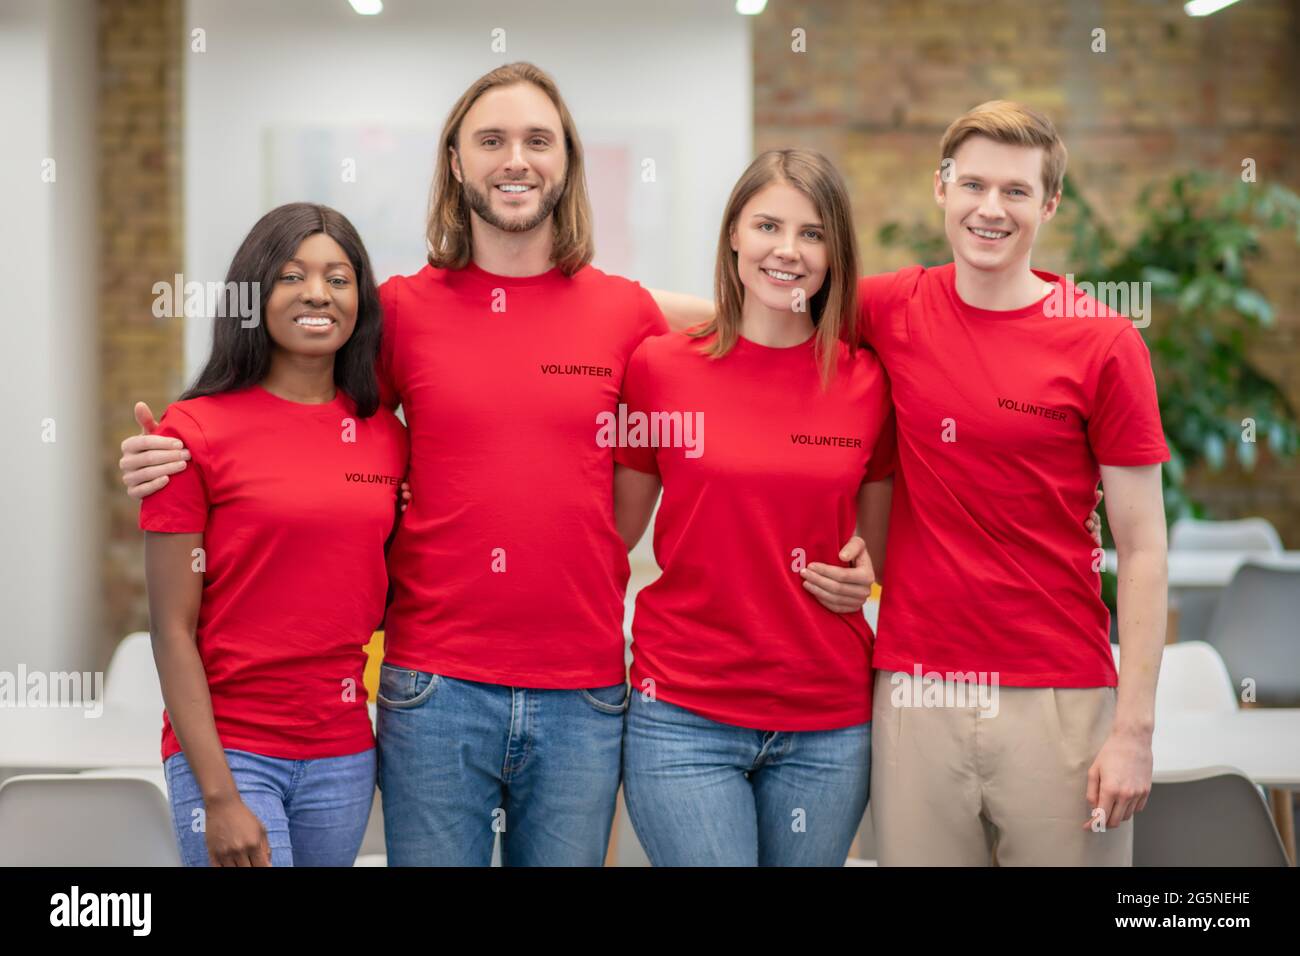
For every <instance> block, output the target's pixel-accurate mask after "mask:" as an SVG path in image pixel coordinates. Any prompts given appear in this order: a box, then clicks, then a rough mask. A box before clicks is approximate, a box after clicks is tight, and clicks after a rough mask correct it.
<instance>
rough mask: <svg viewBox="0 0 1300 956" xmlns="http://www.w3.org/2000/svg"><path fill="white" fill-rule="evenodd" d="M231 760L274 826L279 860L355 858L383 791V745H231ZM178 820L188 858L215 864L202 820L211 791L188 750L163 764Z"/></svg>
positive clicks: (247, 798)
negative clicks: (328, 750) (334, 752)
mask: <svg viewBox="0 0 1300 956" xmlns="http://www.w3.org/2000/svg"><path fill="white" fill-rule="evenodd" d="M225 753H226V763H227V764H229V766H230V773H231V775H233V776H234V778H235V786H236V787H238V788H239V799H240V800H242V801H243V802H244V806H246V807H248V809H249V810H251V811H252V812H253V815H254V816H256V817H257V818H258V819H259V820H261V821H262V826H264V827H265V828H266V839H267V843H268V844H269V845H270V847H271V865H272V866H351V865H352V864H353V862H354V861H355V860H356V858H357V851H358V850H359V849H360V848H361V839H362V837H363V836H365V832H366V821H367V820H369V818H370V807H371V804H373V803H374V799H375V750H374V748H373V747H372V748H370V749H369V750H363V751H361V752H360V753H355V754H348V755H347V756H344V757H320V758H317V759H314V760H286V759H284V758H282V757H264V756H262V755H261V754H254V753H249V752H248V751H246V750H227V751H226V752H225ZM163 770H164V771H165V773H166V775H167V796H168V798H169V799H170V801H171V806H172V826H173V827H174V828H175V830H176V845H177V846H178V847H179V849H180V853H181V864H182V865H183V866H207V865H208V844H207V840H206V838H205V836H204V834H203V831H202V829H201V828H200V827H198V826H196V822H195V821H197V820H200V819H202V815H201V814H196V813H195V811H196V810H200V809H202V808H203V794H202V793H201V792H200V790H199V783H198V781H197V780H196V779H195V777H194V772H193V771H192V770H191V769H190V765H189V762H188V761H187V760H186V759H185V754H183V753H176V754H172V756H170V757H168V758H167V760H166V762H164V764H163Z"/></svg>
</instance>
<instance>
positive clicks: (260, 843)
mask: <svg viewBox="0 0 1300 956" xmlns="http://www.w3.org/2000/svg"><path fill="white" fill-rule="evenodd" d="M202 548H203V535H202V534H201V533H197V534H160V533H157V532H152V531H149V532H146V533H145V539H144V561H145V580H146V581H147V584H148V589H149V620H150V633H151V635H152V639H153V641H152V642H153V657H154V663H155V664H156V665H157V667H158V681H159V683H160V684H161V685H162V693H163V703H164V704H165V705H166V707H167V716H168V718H169V719H170V720H171V725H172V730H173V731H174V732H175V734H176V739H177V740H178V741H179V742H180V745H181V749H182V750H183V751H184V753H185V759H186V761H187V762H188V763H189V765H190V769H191V770H192V771H193V772H194V777H195V779H196V780H197V781H198V784H199V790H200V792H201V793H202V794H203V805H204V814H205V815H204V820H203V826H204V834H205V837H206V840H207V844H208V853H209V855H210V857H211V858H212V862H213V864H214V865H217V866H270V865H271V853H270V848H269V844H268V843H267V839H266V831H265V829H264V828H263V827H262V824H261V821H259V820H258V819H257V817H256V816H254V815H253V813H252V811H250V810H249V809H248V808H247V807H245V806H244V804H243V801H242V800H241V799H240V797H239V790H238V788H237V787H236V786H235V778H234V776H233V775H232V774H231V772H230V766H229V765H228V764H227V763H226V754H225V751H224V750H223V749H222V746H221V738H220V737H219V736H218V734H217V725H216V721H215V720H214V719H213V716H212V696H211V694H210V693H209V691H208V675H207V672H206V671H205V670H204V669H203V660H202V659H201V658H200V657H199V649H198V645H197V644H196V643H195V628H196V626H197V624H198V619H199V605H200V603H201V602H202V599H203V571H202V567H203V564H202V563H201V561H200V560H199V559H200V557H202ZM196 552H197V554H196ZM196 568H197V570H196Z"/></svg>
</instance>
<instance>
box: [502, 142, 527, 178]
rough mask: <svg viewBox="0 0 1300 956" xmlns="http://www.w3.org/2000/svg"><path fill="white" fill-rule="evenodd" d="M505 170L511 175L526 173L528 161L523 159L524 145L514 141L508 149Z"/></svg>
mask: <svg viewBox="0 0 1300 956" xmlns="http://www.w3.org/2000/svg"><path fill="white" fill-rule="evenodd" d="M505 168H506V169H507V170H509V171H510V172H511V173H522V172H527V171H528V160H527V159H526V158H525V157H524V144H523V142H522V141H520V140H516V141H515V144H514V145H513V146H512V147H511V148H510V155H509V156H508V157H507V158H506V164H505Z"/></svg>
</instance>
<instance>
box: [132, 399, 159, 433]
mask: <svg viewBox="0 0 1300 956" xmlns="http://www.w3.org/2000/svg"><path fill="white" fill-rule="evenodd" d="M135 420H136V422H137V424H139V426H140V434H142V435H152V434H153V433H154V432H156V431H157V430H158V423H157V422H156V421H154V420H153V412H151V411H150V410H149V406H148V405H146V404H145V403H144V402H136V403H135Z"/></svg>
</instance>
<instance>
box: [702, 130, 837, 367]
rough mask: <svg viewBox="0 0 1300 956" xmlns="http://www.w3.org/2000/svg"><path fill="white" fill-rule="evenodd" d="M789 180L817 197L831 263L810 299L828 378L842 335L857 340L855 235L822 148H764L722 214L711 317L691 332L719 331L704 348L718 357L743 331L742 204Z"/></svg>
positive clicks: (818, 349)
mask: <svg viewBox="0 0 1300 956" xmlns="http://www.w3.org/2000/svg"><path fill="white" fill-rule="evenodd" d="M777 182H783V183H788V184H789V185H791V186H793V187H794V188H795V189H798V190H799V191H800V192H801V193H803V194H804V195H805V196H807V197H808V198H809V199H810V200H812V204H813V207H814V208H815V209H816V210H817V214H818V216H820V217H821V221H822V226H823V227H824V229H825V237H826V238H825V241H826V250H827V261H828V264H829V269H828V271H827V275H826V281H825V282H824V283H822V287H821V288H820V289H818V290H817V293H816V294H815V295H814V296H813V297H812V300H811V301H810V302H809V303H808V308H809V312H810V313H811V315H812V320H813V324H814V326H815V327H816V331H815V332H814V333H813V334H814V337H815V338H816V341H815V342H814V343H813V344H814V350H815V354H816V356H817V364H818V367H819V368H820V371H821V377H822V382H823V384H825V383H827V382H829V381H830V379H831V377H832V376H833V375H834V373H835V362H836V357H837V353H838V342H840V341H841V340H842V341H845V342H847V343H848V345H849V347H850V348H854V347H856V345H857V322H858V240H857V236H856V235H854V232H853V215H852V212H851V210H850V207H849V194H848V190H847V189H846V188H845V186H844V180H843V178H842V177H841V176H840V174H839V172H838V171H837V170H836V169H835V167H834V166H833V165H831V162H830V160H828V159H827V158H826V157H825V156H823V155H822V154H821V153H818V152H815V151H814V150H811V149H771V150H768V151H767V152H765V153H761V154H759V155H758V156H757V157H756V158H755V159H754V161H753V162H752V163H750V164H749V168H748V169H746V170H745V172H744V173H742V174H741V177H740V179H739V181H737V183H736V185H735V187H734V188H733V189H732V190H731V197H730V198H729V199H728V200H727V207H726V209H725V211H724V212H723V214H722V232H721V234H720V235H719V237H718V260H717V267H716V269H715V270H714V278H713V300H714V317H713V318H712V319H711V320H710V321H709V322H708V323H707V324H706V325H704V326H702V327H700V328H698V329H694V330H692V331H691V332H690V334H691V335H693V336H697V337H704V336H708V335H714V334H715V333H716V337H715V338H714V340H713V341H712V342H710V343H707V345H705V346H704V347H703V348H702V351H703V352H704V354H706V355H708V356H710V357H712V358H721V357H722V356H723V355H726V354H727V353H728V352H730V351H731V350H732V349H733V348H734V347H735V345H736V341H737V340H738V339H739V338H740V320H741V310H742V306H743V305H744V301H745V287H744V285H742V284H741V281H740V270H739V268H738V267H737V265H736V253H735V251H734V250H733V249H732V248H731V233H732V230H733V229H734V228H735V226H736V222H737V220H738V219H739V218H740V213H741V210H743V209H744V208H745V203H747V202H749V200H750V199H751V198H752V197H753V196H754V194H755V193H757V192H758V191H759V190H761V189H764V188H766V187H767V186H769V185H770V184H772V183H777Z"/></svg>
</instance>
